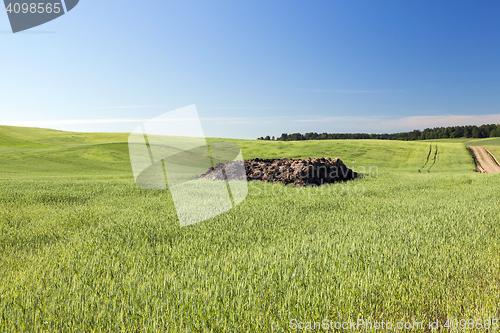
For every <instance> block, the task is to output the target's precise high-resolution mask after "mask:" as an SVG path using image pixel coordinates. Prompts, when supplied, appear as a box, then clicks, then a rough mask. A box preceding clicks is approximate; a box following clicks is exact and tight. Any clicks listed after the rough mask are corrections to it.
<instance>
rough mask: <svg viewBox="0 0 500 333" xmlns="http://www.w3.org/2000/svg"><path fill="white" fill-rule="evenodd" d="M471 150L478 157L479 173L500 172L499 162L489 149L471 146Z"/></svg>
mask: <svg viewBox="0 0 500 333" xmlns="http://www.w3.org/2000/svg"><path fill="white" fill-rule="evenodd" d="M469 148H470V149H471V150H472V152H473V153H474V155H475V156H476V162H477V171H478V172H481V173H498V172H500V164H499V163H498V160H497V159H496V158H495V156H493V154H491V153H490V152H489V151H488V150H487V149H485V148H484V147H479V146H470V147H469ZM490 154H491V155H490Z"/></svg>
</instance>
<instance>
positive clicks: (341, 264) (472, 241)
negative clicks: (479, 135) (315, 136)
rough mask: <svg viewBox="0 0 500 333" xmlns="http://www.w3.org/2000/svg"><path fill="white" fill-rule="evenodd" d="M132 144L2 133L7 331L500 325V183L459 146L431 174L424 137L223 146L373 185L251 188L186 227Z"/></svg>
mask: <svg viewBox="0 0 500 333" xmlns="http://www.w3.org/2000/svg"><path fill="white" fill-rule="evenodd" d="M127 137H128V135H127V134H102V133H101V134H96V133H94V134H89V133H85V134H83V133H69V132H60V131H52V130H44V129H27V128H15V127H4V126H0V161H1V164H0V182H1V187H0V255H1V261H0V281H2V283H1V284H0V332H10V331H16V332H23V331H26V332H32V331H47V332H49V331H50V332H52V331H54V332H63V331H75V332H76V331H77V332H94V331H95V332H109V331H113V332H114V331H117V332H132V331H134V332H135V331H137V332H152V331H159V332H288V331H292V329H291V326H290V322H291V321H292V320H294V319H295V320H297V321H299V322H311V321H322V320H323V319H329V320H332V321H342V322H345V321H349V320H351V321H356V320H357V319H358V318H364V319H370V320H372V321H382V320H383V321H385V322H387V321H391V322H393V323H396V322H398V321H412V322H413V321H415V322H417V321H421V322H425V323H426V324H427V322H428V321H429V320H433V321H435V320H439V321H440V322H441V324H444V323H445V321H446V319H447V318H450V319H453V318H456V319H459V320H460V319H469V318H473V319H488V318H490V319H497V318H499V319H500V236H499V235H500V218H499V216H500V214H499V208H500V207H499V202H500V200H499V199H500V192H499V191H498V184H499V181H500V175H499V174H493V175H489V174H478V173H476V172H474V170H475V166H474V163H473V160H472V158H471V156H470V155H469V153H468V151H467V149H466V146H465V144H464V140H462V141H458V142H457V141H451V140H450V141H446V140H438V141H434V142H437V145H438V155H437V158H436V163H435V164H434V165H432V164H433V156H434V149H435V144H433V146H432V147H433V150H432V154H431V159H430V161H429V163H428V164H427V165H426V167H425V168H423V169H422V166H423V165H424V163H425V162H426V158H427V155H428V153H429V148H430V144H431V142H428V141H423V142H422V141H421V142H418V141H417V142H402V141H379V140H335V141H302V142H300V141H299V142H274V141H246V140H225V141H229V142H235V143H237V144H238V145H239V146H240V147H241V149H242V152H243V156H244V158H245V159H251V158H256V157H260V158H279V157H289V158H305V157H324V156H329V157H332V158H334V157H339V158H341V159H342V160H343V161H344V163H345V164H346V165H347V166H349V167H351V168H354V170H355V171H363V169H364V170H366V171H368V170H369V168H370V167H372V169H371V170H372V172H371V175H370V177H366V178H363V179H358V180H355V181H352V182H348V183H342V184H338V185H337V186H331V187H327V186H324V187H321V188H319V189H318V188H302V189H295V188H291V189H290V188H288V189H287V190H285V188H284V187H283V186H281V185H272V186H271V185H268V184H265V183H252V184H251V186H250V188H249V195H248V197H247V199H246V200H245V201H244V202H243V203H241V204H240V205H238V206H237V207H236V208H235V209H233V210H231V211H229V212H226V213H224V214H222V215H219V216H217V217H215V218H212V219H210V220H207V221H204V222H201V223H198V224H195V225H192V226H189V227H184V228H181V227H180V226H179V222H178V220H177V216H176V214H175V210H174V207H173V203H172V200H171V197H170V194H169V192H168V191H160V190H144V189H140V188H138V187H137V186H136V185H135V183H134V179H133V176H132V171H131V167H130V161H129V157H128V148H127ZM209 141H220V140H219V139H210V140H209ZM495 142H496V141H495ZM466 144H467V145H469V143H466ZM485 145H486V144H485ZM487 146H492V147H493V146H495V144H492V143H491V142H490V144H489V145H487ZM431 165H432V167H431ZM429 167H431V168H430V170H429ZM419 170H420V172H419ZM366 173H367V174H370V173H369V172H366ZM323 331H324V330H323ZM408 331H410V330H408ZM415 331H422V330H421V329H415ZM325 332H326V331H325Z"/></svg>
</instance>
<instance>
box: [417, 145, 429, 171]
mask: <svg viewBox="0 0 500 333" xmlns="http://www.w3.org/2000/svg"><path fill="white" fill-rule="evenodd" d="M431 153H432V143H431V145H430V146H429V154H427V161H426V162H425V164H424V165H423V166H422V167H421V168H420V169H418V172H420V170H422V169H423V168H425V166H426V165H427V163H429V158H430V157H431Z"/></svg>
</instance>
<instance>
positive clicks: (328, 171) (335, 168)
mask: <svg viewBox="0 0 500 333" xmlns="http://www.w3.org/2000/svg"><path fill="white" fill-rule="evenodd" d="M242 164H243V163H242V162H241V161H236V162H229V163H219V164H217V165H216V166H215V168H210V170H208V171H207V172H206V173H205V174H203V175H201V176H200V178H202V179H213V180H223V179H229V180H235V179H238V180H244V177H245V176H243V174H242V170H243V165H242ZM245 173H246V179H247V180H265V181H270V182H275V183H284V184H295V185H299V186H306V185H323V184H328V183H335V182H338V181H346V180H351V179H354V178H358V177H359V175H358V174H357V173H356V172H354V171H352V170H351V169H349V168H348V167H346V166H345V164H344V163H343V162H342V161H341V160H340V159H338V158H335V159H331V158H329V157H324V158H308V159H305V160H300V159H288V158H281V159H269V160H264V159H260V158H256V159H253V160H247V161H245Z"/></svg>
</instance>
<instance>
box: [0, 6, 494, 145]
mask: <svg viewBox="0 0 500 333" xmlns="http://www.w3.org/2000/svg"><path fill="white" fill-rule="evenodd" d="M499 17H500V2H498V1H480V2H472V1H401V0H399V1H388V0H384V1H356V0H352V1H347V0H344V1H333V0H327V1H325V0H313V1H311V0H302V1H292V0H283V1H282V0H271V1H269V0H267V1H217V0H215V1H137V2H132V1H116V0H108V1H94V0H81V1H80V3H79V4H78V6H77V7H75V9H73V10H72V11H71V12H69V13H68V14H67V15H64V16H62V17H61V18H59V19H57V20H54V21H52V22H49V23H47V24H45V25H42V26H39V27H36V28H34V29H31V30H28V31H27V32H24V33H18V34H12V33H9V31H10V26H9V22H8V18H7V15H6V13H5V14H0V43H1V52H0V75H1V80H0V124H9V125H25V126H38V127H48V128H56V129H64V130H75V131H123V132H131V131H132V130H133V129H134V128H135V127H136V126H138V125H139V124H140V123H141V121H143V120H146V119H150V118H153V117H156V116H158V115H160V114H162V113H165V112H168V111H171V110H174V109H177V108H180V107H183V106H187V105H191V104H196V106H197V109H198V113H199V115H200V117H201V118H202V123H203V126H204V130H205V134H206V135H207V136H214V137H235V138H256V137H259V136H264V135H275V136H279V135H281V133H282V132H288V133H291V132H310V131H315V132H371V133H381V132H397V131H403V130H413V129H415V128H420V129H423V128H425V127H434V126H447V125H465V124H473V123H475V124H478V125H479V124H482V123H500V20H499V19H498V18H499Z"/></svg>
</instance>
